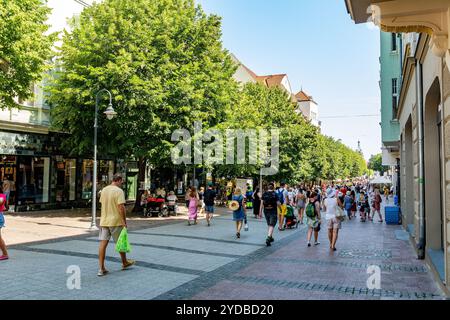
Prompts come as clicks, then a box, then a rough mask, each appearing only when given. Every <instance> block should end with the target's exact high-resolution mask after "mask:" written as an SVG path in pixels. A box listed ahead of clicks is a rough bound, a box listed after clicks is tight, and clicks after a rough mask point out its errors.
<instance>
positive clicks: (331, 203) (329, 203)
mask: <svg viewBox="0 0 450 320" xmlns="http://www.w3.org/2000/svg"><path fill="white" fill-rule="evenodd" d="M324 202H325V207H326V208H327V212H326V216H325V217H326V219H327V220H331V219H334V218H336V207H337V201H336V198H335V197H333V198H326V199H325V201H324Z"/></svg>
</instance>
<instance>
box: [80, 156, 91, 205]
mask: <svg viewBox="0 0 450 320" xmlns="http://www.w3.org/2000/svg"><path fill="white" fill-rule="evenodd" d="M93 173H94V161H93V160H83V167H82V168H81V175H82V179H83V186H82V194H81V198H82V199H91V197H92V175H93Z"/></svg>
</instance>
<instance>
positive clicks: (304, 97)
mask: <svg viewBox="0 0 450 320" xmlns="http://www.w3.org/2000/svg"><path fill="white" fill-rule="evenodd" d="M295 97H296V98H297V99H298V101H300V102H303V101H312V102H314V103H315V104H317V103H316V102H315V101H314V99H313V97H312V96H310V95H308V94H307V93H306V92H305V91H303V90H301V91H300V92H299V93H297V94H296V95H295Z"/></svg>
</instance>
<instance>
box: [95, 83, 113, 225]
mask: <svg viewBox="0 0 450 320" xmlns="http://www.w3.org/2000/svg"><path fill="white" fill-rule="evenodd" d="M103 92H107V93H108V95H109V105H108V108H107V109H106V111H105V112H103V113H104V114H105V115H106V118H107V119H108V120H111V119H112V118H114V116H115V115H116V114H117V112H115V111H114V109H113V106H112V96H111V92H109V91H108V90H106V89H102V90H100V91H99V92H97V95H96V96H95V121H94V174H93V183H92V221H91V230H98V228H97V221H96V213H97V128H98V121H97V115H98V99H99V96H100V94H101V93H103Z"/></svg>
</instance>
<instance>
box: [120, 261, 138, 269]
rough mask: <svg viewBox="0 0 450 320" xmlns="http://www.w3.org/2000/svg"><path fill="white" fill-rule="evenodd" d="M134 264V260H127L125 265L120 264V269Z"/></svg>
mask: <svg viewBox="0 0 450 320" xmlns="http://www.w3.org/2000/svg"><path fill="white" fill-rule="evenodd" d="M135 264H136V261H134V260H127V263H126V264H125V265H123V266H122V270H126V269H128V268H129V267H131V266H133V265H135Z"/></svg>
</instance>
